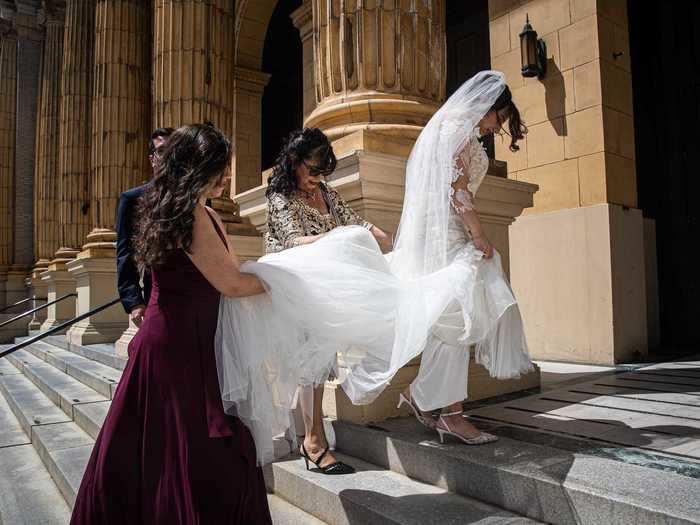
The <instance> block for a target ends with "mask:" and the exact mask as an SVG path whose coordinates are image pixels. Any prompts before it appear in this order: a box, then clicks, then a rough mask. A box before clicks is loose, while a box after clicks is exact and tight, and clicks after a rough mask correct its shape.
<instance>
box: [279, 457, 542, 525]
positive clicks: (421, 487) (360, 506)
mask: <svg viewBox="0 0 700 525" xmlns="http://www.w3.org/2000/svg"><path fill="white" fill-rule="evenodd" d="M337 456H338V458H339V459H341V460H343V461H346V462H347V463H349V464H351V465H353V466H354V467H355V468H356V469H357V472H356V473H354V474H351V475H344V476H326V475H324V474H321V473H320V472H317V471H313V470H312V471H307V470H306V467H305V466H304V463H303V461H302V460H301V459H300V458H295V459H289V460H284V461H279V462H276V463H273V465H272V477H273V480H272V483H273V484H274V492H275V494H277V495H279V496H281V497H282V498H284V499H285V500H286V501H288V502H290V503H292V504H293V505H295V506H296V507H299V508H300V509H302V510H303V511H305V512H308V513H309V514H312V515H313V516H316V517H317V518H318V519H321V520H323V521H325V522H326V523H328V524H330V525H349V524H354V523H373V524H396V525H399V524H402V525H404V524H405V525H425V524H428V523H439V524H440V525H456V524H467V523H489V524H491V525H497V524H523V525H524V524H534V523H537V522H536V521H533V520H531V519H528V518H523V517H520V516H516V515H514V514H512V513H510V512H508V511H505V510H503V509H499V508H496V507H493V506H491V505H487V504H484V503H482V502H479V501H476V500H473V499H471V498H467V497H464V496H460V495H457V494H454V493H452V492H449V491H447V490H445V489H443V488H439V487H435V486H433V485H427V484H424V483H420V482H418V481H414V480H412V479H409V478H408V477H406V476H403V475H401V474H398V473H396V472H392V471H390V470H386V469H384V468H382V467H379V466H377V465H373V464H370V463H367V462H365V461H363V460H360V459H358V458H357V457H348V456H345V455H343V454H337Z"/></svg>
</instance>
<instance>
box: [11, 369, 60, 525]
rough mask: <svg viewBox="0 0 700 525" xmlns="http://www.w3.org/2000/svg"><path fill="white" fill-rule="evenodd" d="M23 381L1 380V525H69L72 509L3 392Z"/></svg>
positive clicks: (13, 377)
mask: <svg viewBox="0 0 700 525" xmlns="http://www.w3.org/2000/svg"><path fill="white" fill-rule="evenodd" d="M23 377H24V376H22V375H21V374H7V375H6V374H5V373H4V372H3V375H2V376H0V523H3V524H4V523H6V524H17V525H25V524H26V525H29V524H37V523H45V524H51V525H59V524H60V525H65V524H66V523H68V517H69V513H68V506H67V505H66V502H65V500H64V499H63V498H62V497H61V493H60V492H59V490H58V488H57V487H56V485H55V484H54V482H53V481H52V480H51V476H50V475H49V473H48V471H47V470H46V468H45V467H44V465H43V464H42V462H41V459H40V458H39V455H38V454H37V452H36V450H34V448H33V447H32V445H31V443H30V437H29V436H30V435H31V430H30V432H29V433H28V432H25V430H24V429H23V425H22V424H21V422H20V420H19V418H18V417H17V416H16V415H15V408H14V407H12V406H11V404H10V402H8V400H7V398H6V391H5V389H4V388H2V386H3V383H4V382H5V381H7V380H9V379H10V378H12V380H15V379H17V378H23ZM35 388H36V387H35ZM54 408H55V407H54ZM56 410H58V411H59V412H61V410H59V409H58V408H56ZM61 414H63V412H61ZM64 417H65V415H64Z"/></svg>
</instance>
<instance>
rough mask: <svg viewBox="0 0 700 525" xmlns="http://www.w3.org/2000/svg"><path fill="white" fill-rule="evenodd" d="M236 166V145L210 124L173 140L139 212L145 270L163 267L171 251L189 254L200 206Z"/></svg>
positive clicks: (183, 130)
mask: <svg viewBox="0 0 700 525" xmlns="http://www.w3.org/2000/svg"><path fill="white" fill-rule="evenodd" d="M230 164H231V142H230V141H229V139H228V138H227V137H226V135H224V134H223V133H222V132H221V131H220V130H218V129H217V128H215V127H214V126H212V125H210V124H192V125H189V126H182V127H179V128H177V129H176V130H175V131H174V132H173V133H172V134H171V135H170V137H169V138H168V141H167V142H166V143H165V145H164V148H163V152H162V154H161V155H160V157H159V159H158V163H157V164H156V167H155V176H154V178H153V181H152V182H151V183H150V184H149V185H148V188H147V190H146V192H145V193H144V195H143V197H142V198H141V200H140V202H139V206H138V216H139V221H138V224H139V227H138V231H137V232H136V235H135V236H134V246H135V252H136V253H135V259H136V262H137V263H138V265H139V267H140V268H144V267H154V266H157V265H159V264H161V263H163V261H164V259H165V256H166V254H167V252H168V251H169V250H173V249H176V248H182V249H183V250H185V251H189V249H190V247H191V246H192V226H193V224H194V209H195V206H196V205H197V202H198V201H199V199H200V197H201V196H202V192H204V191H205V190H206V188H207V187H208V186H209V185H210V184H211V183H212V181H213V180H215V179H217V178H219V179H220V178H221V177H223V176H224V174H225V172H226V168H228V167H229V165H230Z"/></svg>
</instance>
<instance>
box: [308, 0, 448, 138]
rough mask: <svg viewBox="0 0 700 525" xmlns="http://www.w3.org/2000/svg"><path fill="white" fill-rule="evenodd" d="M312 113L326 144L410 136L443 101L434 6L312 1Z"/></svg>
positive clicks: (440, 24)
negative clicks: (367, 136)
mask: <svg viewBox="0 0 700 525" xmlns="http://www.w3.org/2000/svg"><path fill="white" fill-rule="evenodd" d="M313 25H314V27H313V39H314V62H315V64H316V71H315V79H316V82H315V89H316V103H317V107H316V109H315V110H314V111H313V112H312V113H311V115H310V116H309V117H308V118H307V119H306V123H305V124H306V125H307V126H314V127H319V128H321V129H323V130H324V131H325V132H326V134H328V136H329V137H331V138H332V139H336V138H339V137H342V136H344V135H347V134H349V133H352V132H354V131H358V130H361V129H370V130H374V131H382V132H384V133H391V134H395V135H401V136H405V137H411V138H415V137H417V136H418V133H420V130H421V129H422V127H423V126H424V125H425V124H426V123H427V121H428V120H429V119H430V117H431V116H432V114H433V113H434V112H435V110H436V109H437V107H438V106H439V104H440V103H441V101H442V100H443V98H444V92H445V87H444V85H445V75H444V69H445V65H444V52H445V46H444V42H445V32H444V6H443V2H441V1H439V0H428V1H423V2H414V1H411V0H387V1H384V2H380V1H378V0H368V1H364V2H359V1H357V0H339V1H338V0H313Z"/></svg>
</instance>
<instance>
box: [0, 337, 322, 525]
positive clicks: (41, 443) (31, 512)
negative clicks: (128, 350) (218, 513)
mask: <svg viewBox="0 0 700 525" xmlns="http://www.w3.org/2000/svg"><path fill="white" fill-rule="evenodd" d="M5 348H7V346H5ZM105 355H106V354H105ZM120 374H121V372H120V370H115V369H114V368H111V367H109V366H106V365H105V364H104V363H102V362H99V363H98V362H94V361H91V360H90V359H89V358H86V357H85V356H81V355H78V354H75V353H73V352H72V351H68V350H66V349H65V347H64V348H60V347H56V346H54V345H52V344H46V343H43V342H39V343H35V344H33V345H32V346H30V347H28V348H27V349H26V350H19V351H17V352H15V353H14V354H13V355H12V356H9V357H8V358H5V359H0V467H2V468H0V472H2V476H0V491H1V492H0V523H8V524H9V523H12V524H15V523H16V524H18V525H24V524H27V525H29V524H36V523H46V524H50V525H52V524H56V525H59V524H61V525H64V524H66V523H68V521H69V519H70V510H69V508H70V507H72V506H73V504H74V503H75V497H76V495H77V491H78V488H79V487H80V481H81V479H82V475H83V473H84V471H85V467H86V465H87V461H88V459H89V457H90V453H91V452H92V447H93V446H94V440H95V439H96V438H97V435H98V433H99V431H100V428H101V427H102V424H103V423H104V420H105V417H106V416H107V412H108V410H109V406H110V404H111V400H110V399H108V398H107V397H106V396H104V395H100V394H99V393H98V392H95V390H93V389H92V388H90V387H89V386H87V385H85V384H84V383H86V382H87V383H88V384H91V385H95V386H98V388H100V390H101V391H102V392H103V393H107V392H108V390H106V388H105V387H109V388H110V390H109V393H110V394H111V393H112V390H111V388H112V385H113V384H114V385H116V382H115V383H111V382H109V381H106V379H109V378H111V377H116V379H117V380H118V378H119V375H120ZM105 376H106V377H105ZM110 376H111V377H110ZM100 382H101V383H102V385H101V386H99V383H100ZM74 395H75V396H80V397H77V398H73V397H72V396H74ZM95 395H97V396H99V399H98V400H97V401H90V402H76V401H75V400H76V399H81V400H82V399H94V398H95ZM110 397H111V396H110ZM56 403H58V404H56ZM59 407H63V408H66V409H65V410H64V409H62V408H59ZM72 418H74V421H73V420H72ZM3 447H7V448H6V449H5V448H3ZM5 450H8V451H10V452H6V451H5ZM20 466H23V467H24V468H23V469H21V468H20ZM6 473H9V475H6ZM5 485H7V488H6V487H5ZM23 497H24V498H27V499H26V500H22V501H20V500H21V499H22V498H23ZM32 499H36V500H38V501H37V502H32ZM56 500H58V502H57V501H56ZM66 502H68V503H69V505H67V504H66ZM268 502H269V504H270V512H271V514H272V517H273V522H274V523H275V524H276V525H301V524H304V525H307V524H308V525H324V524H323V522H322V521H320V520H318V519H317V518H315V517H313V516H311V515H309V514H307V513H306V512H304V511H302V510H301V509H299V508H297V507H295V506H294V505H292V504H291V503H289V502H287V501H285V500H283V499H282V498H280V497H278V496H276V495H274V494H270V495H268Z"/></svg>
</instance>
